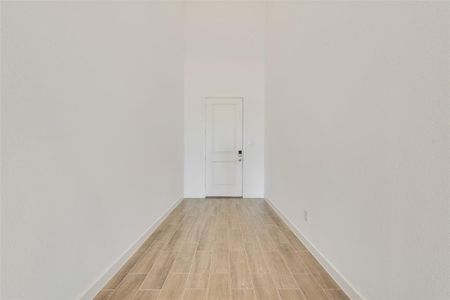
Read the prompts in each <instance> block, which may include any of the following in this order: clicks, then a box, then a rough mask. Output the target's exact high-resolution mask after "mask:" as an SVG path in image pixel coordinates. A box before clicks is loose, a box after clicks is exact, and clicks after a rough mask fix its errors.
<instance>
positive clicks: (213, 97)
mask: <svg viewBox="0 0 450 300" xmlns="http://www.w3.org/2000/svg"><path fill="white" fill-rule="evenodd" d="M221 99H223V100H225V99H235V100H237V99H239V100H241V107H242V128H241V130H242V134H241V137H242V141H241V142H242V165H241V172H242V174H241V175H242V176H241V181H242V182H241V196H223V197H219V196H208V195H207V193H206V191H207V185H206V184H207V178H206V177H207V170H206V169H207V168H208V161H207V153H206V148H207V144H206V143H207V142H208V141H207V139H208V136H207V134H206V128H207V126H208V124H207V122H206V120H207V119H208V117H207V114H208V100H221ZM244 107H245V106H244V97H239V96H231V97H226V96H207V97H205V104H204V109H205V115H204V116H205V122H204V126H203V127H204V128H203V135H204V141H203V146H204V148H203V152H204V153H205V157H204V159H205V167H204V174H205V178H204V179H205V180H204V183H203V184H204V187H205V198H243V196H244V164H245V151H244V145H245V144H244V141H245V134H244V118H245V109H244Z"/></svg>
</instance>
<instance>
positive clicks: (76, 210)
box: [1, 2, 183, 300]
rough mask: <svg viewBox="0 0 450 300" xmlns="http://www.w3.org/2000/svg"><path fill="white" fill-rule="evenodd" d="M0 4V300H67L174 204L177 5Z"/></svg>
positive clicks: (177, 192) (178, 120)
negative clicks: (0, 293) (0, 152)
mask: <svg viewBox="0 0 450 300" xmlns="http://www.w3.org/2000/svg"><path fill="white" fill-rule="evenodd" d="M2 5H3V8H2V13H3V14H2V27H3V32H2V63H3V69H2V85H3V90H2V130H3V131H2V133H3V139H2V142H3V157H2V159H3V161H2V163H3V170H2V172H3V173H2V174H3V193H2V198H3V199H2V218H1V219H2V260H3V266H2V267H3V268H2V279H3V288H4V293H3V297H2V299H55V300H60V299H75V298H76V297H78V296H80V294H81V293H82V292H83V291H84V290H85V289H86V288H88V286H89V285H91V284H92V283H94V281H95V280H96V279H97V278H98V276H100V275H101V274H102V273H103V272H104V271H105V270H106V269H107V268H109V267H110V266H111V264H112V263H113V262H114V261H115V260H116V259H117V258H118V257H119V256H120V255H121V254H122V253H123V252H124V251H125V250H126V249H127V248H128V247H129V246H130V245H131V244H132V243H133V242H134V241H135V240H136V239H137V238H138V237H139V236H140V235H141V234H142V233H143V232H144V231H145V230H146V229H147V228H148V227H149V226H150V225H151V224H152V223H153V222H155V220H156V219H157V218H158V217H160V216H161V215H162V214H163V213H164V212H165V211H166V210H167V209H168V208H169V206H170V205H171V204H172V203H174V202H175V201H177V200H178V199H179V198H180V197H181V196H182V174H183V165H182V164H183V163H182V159H183V129H182V127H183V110H182V108H183V80H182V78H183V77H182V76H183V71H182V70H183V63H182V60H183V54H182V34H183V32H182V7H181V5H180V4H177V3H174V2H172V3H166V4H163V3H150V2H147V3H145V2H132V3H126V2H95V3H94V2H74V3H71V2H64V3H62V2H59V3H58V2H42V3H38V2H15V3H14V2H3V3H2ZM162 31H164V34H161V32H162Z"/></svg>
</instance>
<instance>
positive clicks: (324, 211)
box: [265, 2, 450, 300]
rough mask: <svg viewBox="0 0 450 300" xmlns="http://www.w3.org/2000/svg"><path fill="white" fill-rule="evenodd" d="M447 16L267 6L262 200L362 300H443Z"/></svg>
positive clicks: (327, 5)
mask: <svg viewBox="0 0 450 300" xmlns="http://www.w3.org/2000/svg"><path fill="white" fill-rule="evenodd" d="M448 7H449V5H448V3H437V2H435V3H432V2H378V3H376V2H364V3H362V2H359V3H358V2H339V3H332V2H301V3H298V2H297V3H295V2H290V3H287V2H284V3H283V2H281V3H280V2H278V3H272V2H271V3H270V4H269V7H268V12H267V13H268V14H267V36H266V39H267V43H266V45H267V47H266V63H267V65H266V124H265V125H266V149H265V151H266V180H265V181H266V197H268V199H270V200H271V201H272V202H273V203H274V204H275V205H276V206H277V207H278V208H279V209H280V210H281V211H282V212H283V213H284V215H285V216H286V217H287V218H288V219H290V220H291V221H292V223H293V224H295V226H296V227H297V228H298V229H299V230H300V231H301V232H302V234H303V235H304V236H305V237H306V238H307V239H309V240H310V241H311V242H312V244H313V245H314V246H315V247H316V248H317V249H318V250H319V251H320V252H321V253H322V254H323V255H324V256H325V257H326V258H327V259H328V260H329V262H330V263H331V264H332V265H334V267H335V268H336V269H337V270H338V271H339V272H340V273H341V274H342V276H343V277H344V278H345V279H346V280H347V281H348V282H349V283H350V284H351V285H352V286H353V287H354V288H355V289H356V290H357V291H358V292H359V293H360V295H361V296H362V297H363V298H365V299H385V300H389V299H391V300H400V299H408V300H412V299H433V300H444V299H450V294H449V281H448V280H449V278H450V274H449V272H450V271H449V270H450V265H449V263H450V261H449V259H448V255H449V251H450V249H449V243H448V241H449V240H448V238H449V234H450V232H449V228H450V226H449V225H450V224H449V220H450V218H449V202H448V199H449V198H450V195H449V177H448V176H449V173H448V171H449V167H450V165H449V156H448V153H449V120H450V115H449V112H450V109H449V108H450V107H449V98H448V95H449V89H448V88H449V84H448V83H449V79H450V78H449V59H448V53H449V51H450V49H449V24H448V16H449V9H448ZM305 210H307V211H308V213H309V221H308V222H306V221H305V219H304V211H305Z"/></svg>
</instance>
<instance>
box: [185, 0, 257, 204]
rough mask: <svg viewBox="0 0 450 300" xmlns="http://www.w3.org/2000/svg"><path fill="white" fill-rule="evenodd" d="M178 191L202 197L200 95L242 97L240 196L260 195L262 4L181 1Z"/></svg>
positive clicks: (202, 100) (202, 112)
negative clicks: (180, 169)
mask: <svg viewBox="0 0 450 300" xmlns="http://www.w3.org/2000/svg"><path fill="white" fill-rule="evenodd" d="M184 18H185V19H184V27H185V28H184V32H185V36H184V41H185V45H184V51H185V52H184V53H185V54H184V82H185V85H184V96H185V115H184V117H185V122H184V126H185V127H184V140H185V153H184V194H185V196H186V197H204V196H205V115H206V112H205V107H206V105H205V98H206V97H243V98H244V129H243V130H244V149H243V150H244V164H243V193H244V196H245V197H262V196H263V195H264V21H265V14H264V4H263V3H261V2H259V3H258V2H224V1H223V2H186V3H185V14H184Z"/></svg>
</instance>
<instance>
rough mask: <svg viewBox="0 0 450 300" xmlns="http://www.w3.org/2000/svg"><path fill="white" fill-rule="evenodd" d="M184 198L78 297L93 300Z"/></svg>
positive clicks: (175, 203)
mask: <svg viewBox="0 0 450 300" xmlns="http://www.w3.org/2000/svg"><path fill="white" fill-rule="evenodd" d="M183 199H184V198H181V199H178V200H177V201H175V202H174V203H173V204H172V205H171V206H170V207H169V208H168V209H167V210H166V212H165V213H164V214H163V215H162V216H161V217H159V218H158V219H157V220H156V221H155V222H154V223H153V224H152V225H150V227H149V228H148V229H147V230H145V232H144V233H143V234H141V236H140V237H139V238H138V239H137V240H136V241H135V242H134V243H133V244H132V245H131V246H130V247H129V248H128V249H127V250H126V251H125V252H124V253H123V254H122V255H120V257H119V258H118V259H117V260H116V261H115V262H114V263H113V264H112V265H111V266H110V267H109V268H107V269H106V270H105V271H104V272H103V273H102V275H100V276H99V278H98V279H97V280H96V281H95V282H94V283H93V284H92V285H91V286H90V287H89V288H88V289H87V290H86V291H85V292H83V293H82V294H81V296H80V297H78V298H77V299H81V300H91V299H93V298H94V297H95V295H97V293H98V292H99V291H100V290H101V289H102V288H103V287H104V286H105V285H106V284H107V283H108V281H109V280H110V279H111V278H112V277H113V276H114V275H115V274H116V273H117V272H118V271H119V270H120V268H121V267H122V266H123V265H124V264H125V263H126V262H127V260H128V259H129V258H130V257H131V255H133V253H134V252H135V251H136V250H137V249H138V248H139V247H140V246H141V245H142V244H143V243H144V242H145V241H146V240H147V239H148V238H149V237H150V235H151V234H152V233H153V232H155V230H156V228H158V226H159V225H160V224H161V223H162V221H164V219H166V217H167V216H168V215H169V214H170V213H171V212H172V211H173V210H174V209H175V207H177V206H178V204H179V203H180V202H181V201H182V200H183Z"/></svg>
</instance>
